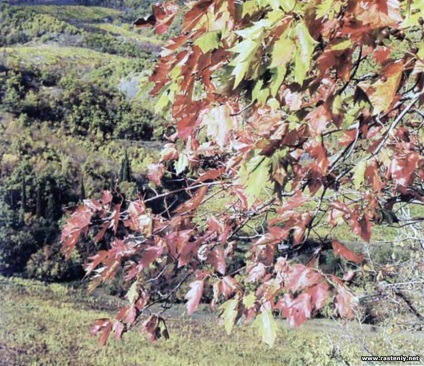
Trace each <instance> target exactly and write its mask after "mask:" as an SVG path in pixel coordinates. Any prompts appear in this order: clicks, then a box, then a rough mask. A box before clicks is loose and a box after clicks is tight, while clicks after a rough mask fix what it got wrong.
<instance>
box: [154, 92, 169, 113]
mask: <svg viewBox="0 0 424 366" xmlns="http://www.w3.org/2000/svg"><path fill="white" fill-rule="evenodd" d="M170 102H171V101H170V99H169V91H168V90H166V89H165V91H164V92H163V93H162V94H161V96H160V97H159V98H158V100H157V102H156V104H155V112H156V113H157V114H159V113H163V111H164V110H165V109H166V108H168V105H169V103H170Z"/></svg>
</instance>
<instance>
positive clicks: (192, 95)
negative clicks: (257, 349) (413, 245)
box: [62, 0, 424, 345]
mask: <svg viewBox="0 0 424 366" xmlns="http://www.w3.org/2000/svg"><path fill="white" fill-rule="evenodd" d="M178 13H180V14H182V15H183V22H182V28H181V33H180V35H178V36H177V37H174V38H172V39H170V40H169V41H168V42H167V44H166V45H165V47H164V48H163V50H162V52H161V57H160V59H159V62H158V64H157V66H156V68H155V70H154V72H153V73H152V75H151V76H150V80H149V81H150V83H151V86H152V90H151V93H152V94H153V95H154V96H157V104H156V109H157V110H158V111H163V112H164V113H165V115H166V117H167V119H168V121H169V122H170V127H169V129H168V135H167V140H168V143H167V144H166V145H165V146H164V148H163V150H162V153H161V161H160V162H158V163H157V164H151V165H150V166H149V171H148V178H149V180H150V188H149V194H141V195H140V198H139V200H137V201H135V202H128V201H127V200H126V199H125V197H124V196H123V195H122V194H120V193H119V190H118V189H117V190H115V191H104V192H103V193H102V196H101V198H100V199H99V200H95V199H91V200H89V199H87V200H84V204H83V205H81V206H79V207H78V209H77V210H76V211H75V212H73V213H72V214H71V216H70V218H69V219H68V221H67V223H66V225H65V226H64V229H63V234H62V241H63V249H64V251H65V252H66V253H67V254H68V255H69V254H70V253H71V252H72V250H73V248H74V247H75V245H76V244H77V243H78V240H79V238H80V237H81V236H82V235H87V234H89V233H90V235H92V237H93V240H95V241H97V242H99V243H100V244H99V246H100V247H101V250H99V252H98V253H97V254H96V255H95V256H94V257H92V258H91V261H90V262H89V264H88V266H87V274H91V273H94V276H93V280H92V288H94V287H95V286H97V285H99V284H101V283H102V282H104V281H107V280H109V279H111V278H113V277H114V276H115V274H116V273H117V271H118V269H119V268H123V271H124V273H125V280H126V281H128V283H129V284H130V287H129V291H128V293H127V298H128V306H126V307H124V308H123V309H121V311H120V312H119V313H118V314H117V317H116V318H115V319H113V320H111V319H101V320H98V321H97V322H96V323H95V325H94V327H93V333H97V332H101V337H100V340H101V342H102V343H105V342H106V341H107V338H108V336H109V334H110V333H111V332H112V333H114V335H115V336H116V337H117V338H120V337H121V335H122V333H123V332H124V331H126V330H128V329H129V328H130V327H132V326H133V325H135V324H136V323H137V322H138V321H139V319H141V316H142V315H143V314H145V312H146V310H147V309H149V308H151V306H152V305H154V304H157V303H163V304H165V305H166V304H168V303H170V302H173V301H175V294H176V293H177V292H178V291H180V290H181V288H183V287H184V284H186V283H188V284H189V287H188V288H186V294H185V299H186V300H187V313H188V314H189V315H190V314H192V313H193V312H194V311H195V310H196V308H197V307H198V305H199V303H200V301H201V299H202V297H204V298H205V299H208V300H209V302H211V303H212V304H213V305H215V304H221V305H220V306H221V309H222V316H223V318H224V321H225V328H226V330H227V331H228V333H230V332H231V331H232V329H233V326H234V324H235V323H237V322H238V321H243V322H250V321H253V322H254V323H253V324H254V325H255V327H256V328H257V329H258V333H259V334H260V336H261V337H262V338H263V340H264V341H265V342H266V343H268V344H270V345H272V344H273V342H274V339H275V337H276V334H277V330H278V327H277V325H276V322H275V319H274V316H275V315H276V314H280V315H281V316H282V317H283V318H286V319H287V320H288V322H289V323H290V324H291V325H293V326H299V325H300V324H302V323H303V322H304V321H306V320H307V319H309V318H311V317H313V316H314V315H316V314H318V313H320V311H322V309H323V307H324V306H325V305H328V304H331V306H332V307H333V309H334V312H335V314H338V315H339V316H340V317H344V318H352V317H353V316H354V314H355V307H356V304H357V298H356V297H355V296H354V295H353V293H352V292H351V291H350V290H349V288H348V285H347V283H348V281H349V279H348V278H349V273H346V275H345V276H338V275H336V274H335V273H326V272H324V271H323V270H322V267H321V262H320V257H321V255H322V253H323V252H324V251H334V255H335V256H339V257H340V258H342V259H344V260H346V261H348V262H351V263H352V265H355V264H356V265H358V266H359V265H360V264H361V263H362V262H363V261H364V255H363V254H361V253H356V252H354V251H352V250H350V249H348V248H347V246H346V245H345V244H346V243H344V238H343V237H337V235H336V234H335V232H336V230H335V228H336V227H338V226H343V225H345V226H347V227H348V228H349V230H351V231H352V232H353V233H355V234H356V235H357V236H358V238H361V239H362V240H364V241H366V242H369V241H370V240H371V238H372V230H373V226H375V225H385V224H390V225H391V224H394V223H398V222H399V218H398V217H397V216H396V214H395V213H394V211H393V207H394V206H395V205H396V204H399V203H403V204H408V205H415V204H418V205H423V204H424V186H423V181H424V169H423V168H424V153H423V151H424V150H423V149H424V144H423V142H424V138H423V137H424V136H423V134H424V129H423V128H422V126H423V116H424V115H423V112H422V109H421V107H422V105H423V102H424V92H423V86H424V61H423V59H424V43H423V34H424V30H423V24H424V21H423V17H424V3H423V2H422V1H421V0H413V1H403V2H401V3H400V2H399V1H397V0H377V1H371V0H363V1H358V0H344V1H338V0H322V1H320V0H314V1H295V0H246V1H234V0H196V1H191V2H187V3H185V4H183V5H181V3H175V2H164V3H162V4H157V5H154V6H153V13H152V15H151V16H150V17H148V18H147V19H139V20H138V21H137V22H136V25H137V26H138V27H141V26H154V27H155V29H156V31H157V32H158V33H160V34H163V33H166V31H167V29H168V27H169V26H170V24H171V23H172V21H173V19H174V17H175V16H176V15H177V14H178ZM164 180H173V181H175V182H179V184H180V185H179V186H178V187H177V188H175V189H174V190H173V191H172V190H169V189H165V188H161V186H162V184H163V182H164ZM180 193H184V194H185V196H184V197H183V198H184V200H183V202H182V203H181V199H180V200H177V202H178V204H175V202H176V200H169V199H168V197H171V196H172V197H173V198H174V197H175V194H180ZM218 197H224V203H222V205H221V206H220V209H219V210H218V211H216V212H215V211H214V212H211V211H210V210H209V209H207V208H206V209H205V207H208V206H207V205H208V204H210V202H211V201H213V200H217V198H218ZM158 201H161V203H162V206H163V207H164V209H163V210H162V211H158V210H156V209H155V206H154V204H155V203H157V202H158ZM419 220H422V218H410V219H409V221H407V222H401V223H399V224H405V225H406V224H410V223H413V222H416V221H419ZM247 228H251V229H252V230H247ZM246 243H247V245H246ZM246 246H247V249H246V250H247V251H248V254H247V256H246V259H245V260H244V261H243V263H241V264H240V263H239V264H237V263H236V264H234V262H233V259H234V258H235V256H236V253H237V251H238V250H241V248H243V250H244V248H245V247H246ZM300 253H303V254H306V260H304V261H299V260H296V261H295V260H294V259H295V258H296V257H297V256H298V255H299V254H300ZM175 278H178V280H177V281H175V280H174V281H171V279H175ZM161 281H162V282H163V281H165V282H168V281H169V283H171V284H172V285H169V283H168V286H165V287H164V286H162V287H161V286H159V283H161ZM142 328H143V329H144V331H145V332H146V333H147V334H148V335H149V337H150V338H151V339H152V340H154V339H156V338H158V337H161V336H165V337H167V335H168V332H167V329H166V324H165V320H164V318H163V317H162V315H161V314H160V313H158V314H153V315H150V316H149V317H148V318H147V320H146V319H145V318H143V323H142Z"/></svg>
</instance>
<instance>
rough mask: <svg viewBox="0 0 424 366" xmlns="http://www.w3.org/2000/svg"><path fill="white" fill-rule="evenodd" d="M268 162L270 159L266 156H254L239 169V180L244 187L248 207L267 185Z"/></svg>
mask: <svg viewBox="0 0 424 366" xmlns="http://www.w3.org/2000/svg"><path fill="white" fill-rule="evenodd" d="M270 163H271V161H270V159H269V158H267V157H264V156H255V157H254V158H252V159H250V160H249V161H248V162H247V163H246V164H245V165H244V166H243V167H242V168H241V169H240V172H239V182H240V184H243V185H244V187H245V193H246V196H247V203H248V205H249V207H251V206H252V204H253V203H254V202H255V201H256V200H257V199H258V198H259V196H260V195H261V193H262V191H263V190H264V189H265V187H266V186H267V185H268V178H269V177H268V172H269V168H270Z"/></svg>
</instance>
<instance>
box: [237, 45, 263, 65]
mask: <svg viewBox="0 0 424 366" xmlns="http://www.w3.org/2000/svg"><path fill="white" fill-rule="evenodd" d="M260 45H261V43H260V42H258V41H252V40H250V39H245V40H244V41H242V42H239V43H237V44H236V45H235V46H234V47H233V48H231V49H230V52H234V53H238V54H239V55H238V56H237V57H236V58H235V59H234V60H233V61H231V65H232V66H237V65H238V64H239V63H240V62H244V61H246V60H248V59H250V58H252V57H253V56H254V55H255V53H256V51H257V50H258V48H259V46H260Z"/></svg>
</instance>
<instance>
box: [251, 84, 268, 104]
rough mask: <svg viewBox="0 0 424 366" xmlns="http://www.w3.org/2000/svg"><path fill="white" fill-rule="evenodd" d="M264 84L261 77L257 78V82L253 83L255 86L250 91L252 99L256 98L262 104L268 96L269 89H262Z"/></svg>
mask: <svg viewBox="0 0 424 366" xmlns="http://www.w3.org/2000/svg"><path fill="white" fill-rule="evenodd" d="M263 85H264V82H263V80H262V79H260V80H258V82H257V83H256V84H255V87H254V88H253V91H252V101H255V100H257V101H258V102H259V103H260V104H262V105H264V104H265V103H266V100H267V99H268V97H269V90H268V89H262V87H263Z"/></svg>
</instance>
